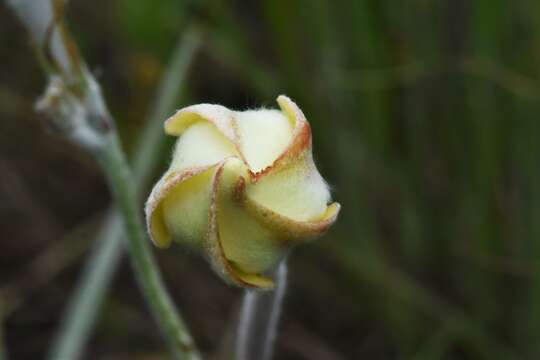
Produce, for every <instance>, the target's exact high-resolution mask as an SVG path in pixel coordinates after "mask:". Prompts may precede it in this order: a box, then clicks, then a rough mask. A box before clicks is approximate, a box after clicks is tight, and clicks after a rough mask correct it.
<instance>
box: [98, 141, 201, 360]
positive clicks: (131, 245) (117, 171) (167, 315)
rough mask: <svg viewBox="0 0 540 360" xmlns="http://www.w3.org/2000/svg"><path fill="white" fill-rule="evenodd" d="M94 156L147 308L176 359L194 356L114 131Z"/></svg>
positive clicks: (195, 355)
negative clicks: (116, 212)
mask: <svg viewBox="0 0 540 360" xmlns="http://www.w3.org/2000/svg"><path fill="white" fill-rule="evenodd" d="M96 158H97V159H98V161H99V163H100V164H101V166H102V168H103V171H104V173H105V175H106V177H107V180H108V183H109V187H110V188H111V189H112V191H113V196H114V199H115V201H116V204H117V206H118V208H119V209H120V212H121V213H122V215H123V220H124V226H125V231H126V234H127V239H128V247H127V248H128V253H129V255H130V256H129V257H130V260H131V263H132V266H133V269H134V270H135V275H136V278H137V281H138V283H139V286H140V287H141V289H142V291H143V293H144V294H145V296H146V300H147V302H148V304H149V305H150V309H151V311H152V313H153V315H154V317H155V318H156V320H157V322H158V323H159V325H160V326H161V328H162V331H163V332H164V335H165V337H166V339H167V341H168V342H169V345H170V346H171V349H172V351H173V353H174V354H175V356H176V358H178V359H183V358H188V359H198V358H199V354H198V352H197V350H196V349H195V345H194V343H193V340H192V338H191V336H190V334H189V331H188V329H187V327H186V325H185V324H184V322H183V320H182V319H181V317H180V316H179V314H178V313H177V311H176V309H175V307H174V305H173V302H172V301H171V299H170V297H169V294H168V292H167V290H166V289H165V286H164V285H163V281H162V279H161V275H160V273H159V270H158V267H157V265H156V263H155V260H154V257H153V256H152V252H151V250H150V245H149V242H148V240H147V239H146V231H145V229H144V227H143V221H142V216H141V209H140V206H139V204H138V201H137V196H136V192H135V186H134V182H133V177H132V176H131V174H130V171H129V168H128V166H127V162H126V159H125V157H124V153H123V152H122V150H121V148H120V143H119V140H118V137H117V136H116V133H115V132H112V133H110V134H109V136H108V138H107V141H106V143H105V145H104V146H103V148H102V149H100V150H99V151H96Z"/></svg>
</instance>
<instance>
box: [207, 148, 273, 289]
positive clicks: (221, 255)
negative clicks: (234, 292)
mask: <svg viewBox="0 0 540 360" xmlns="http://www.w3.org/2000/svg"><path fill="white" fill-rule="evenodd" d="M248 171H249V170H248V169H247V167H246V166H245V164H243V163H242V162H241V161H240V160H238V159H236V158H229V159H226V160H225V161H224V162H223V163H221V164H220V165H219V166H218V168H217V170H216V172H215V175H214V179H213V181H212V183H213V195H212V201H211V206H210V223H209V229H208V234H207V238H206V240H207V247H208V252H209V253H210V260H211V262H212V264H213V265H214V268H215V269H216V270H217V271H218V272H219V273H220V274H221V275H222V276H223V277H224V278H225V279H228V280H229V281H232V282H233V283H235V284H237V285H240V286H245V287H257V288H270V287H272V286H273V281H272V280H271V279H270V278H268V277H266V276H264V274H262V273H263V272H264V271H267V270H269V269H271V268H272V267H273V266H274V265H275V264H276V263H277V261H278V260H279V259H280V258H281V256H282V255H283V254H282V250H284V249H282V246H281V243H282V242H281V241H280V240H279V238H278V237H277V236H276V234H275V233H273V232H272V230H271V229H268V228H266V227H264V226H263V225H262V224H260V223H259V222H258V221H257V220H256V219H255V218H254V217H252V216H251V215H250V214H248V213H246V212H245V211H244V209H243V207H242V205H241V203H239V194H238V186H239V184H242V183H243V182H244V181H245V180H244V179H245V178H246V177H247V176H248Z"/></svg>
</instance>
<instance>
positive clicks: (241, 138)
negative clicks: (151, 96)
mask: <svg viewBox="0 0 540 360" xmlns="http://www.w3.org/2000/svg"><path fill="white" fill-rule="evenodd" d="M277 102H278V104H279V106H280V108H281V111H279V110H267V109H262V110H250V111H243V112H237V111H232V110H229V109H227V108H225V107H223V106H220V105H210V104H200V105H193V106H189V107H186V108H184V109H182V110H179V111H178V112H177V113H176V114H175V115H173V116H172V117H170V118H169V119H168V120H167V121H166V122H165V131H166V133H167V134H169V135H173V136H178V137H179V138H178V141H177V143H176V148H175V150H174V154H173V159H172V163H171V165H170V168H169V170H167V172H166V173H165V174H164V175H163V177H162V178H161V179H160V180H159V182H158V183H157V184H156V185H155V186H154V189H153V190H152V193H151V194H150V197H149V199H148V202H147V204H146V218H147V225H148V231H149V233H150V236H151V238H152V241H153V242H154V243H155V244H156V245H157V246H159V247H167V246H169V244H170V243H171V241H172V240H173V239H175V240H177V241H181V242H185V243H191V244H192V245H194V246H196V247H199V248H202V249H204V252H205V254H206V255H207V257H208V259H209V260H210V263H211V264H212V265H213V267H214V269H215V270H216V271H217V272H218V273H219V274H220V275H221V276H222V277H223V278H224V279H225V280H227V281H228V282H230V283H233V284H236V285H240V286H246V287H255V288H270V287H272V286H273V281H272V279H271V278H270V277H269V276H268V274H269V273H270V272H271V271H272V270H273V269H274V268H275V266H276V265H277V264H278V263H279V261H280V260H281V259H282V258H283V257H284V256H285V254H286V253H287V251H288V250H289V249H290V248H291V247H292V246H294V245H296V244H298V243H300V242H301V241H302V240H307V239H313V238H316V237H318V236H319V235H321V234H322V233H324V232H325V231H326V230H327V229H328V228H329V227H330V225H332V223H333V222H334V221H335V220H336V217H337V214H338V212H339V209H340V206H339V204H338V203H332V204H330V192H329V190H328V186H327V184H326V183H325V181H324V179H323V178H322V177H321V175H320V174H319V172H318V171H317V169H316V167H315V164H314V162H313V157H312V150H311V129H310V126H309V123H308V122H307V120H306V118H305V117H304V114H303V113H302V111H301V110H300V109H299V108H298V106H296V104H295V103H294V102H292V101H291V100H290V99H289V98H288V97H286V96H283V95H282V96H279V97H278V99H277ZM329 204H330V205H329Z"/></svg>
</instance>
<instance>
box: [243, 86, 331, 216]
mask: <svg viewBox="0 0 540 360" xmlns="http://www.w3.org/2000/svg"><path fill="white" fill-rule="evenodd" d="M278 103H279V105H280V107H281V109H282V111H283V113H285V114H286V116H287V118H288V119H289V121H290V123H291V124H294V128H293V132H292V139H291V141H290V143H289V144H288V146H287V147H286V148H285V149H284V151H283V152H282V154H281V155H280V156H279V157H278V158H277V159H276V160H275V161H274V162H273V164H272V165H271V166H269V167H268V168H266V169H265V170H264V171H263V172H261V173H259V174H256V175H255V176H254V177H253V178H252V181H251V183H250V184H248V185H247V189H246V192H247V197H248V198H249V199H250V200H252V201H253V202H254V203H258V204H260V206H262V207H264V208H267V209H268V210H270V211H272V212H274V213H277V214H280V215H282V216H284V217H287V218H290V219H292V220H297V221H316V220H318V219H320V218H321V217H322V216H324V214H325V212H326V208H327V204H328V203H329V201H330V192H329V191H328V186H327V185H326V183H325V181H324V180H323V178H322V177H321V175H320V174H319V172H318V171H317V169H316V168H315V164H314V162H313V158H312V151H311V129H310V127H309V123H308V122H307V120H306V118H305V117H304V114H303V113H302V111H301V110H300V109H299V108H298V106H296V104H295V103H294V102H292V101H291V100H290V99H289V98H288V97H286V96H280V97H278Z"/></svg>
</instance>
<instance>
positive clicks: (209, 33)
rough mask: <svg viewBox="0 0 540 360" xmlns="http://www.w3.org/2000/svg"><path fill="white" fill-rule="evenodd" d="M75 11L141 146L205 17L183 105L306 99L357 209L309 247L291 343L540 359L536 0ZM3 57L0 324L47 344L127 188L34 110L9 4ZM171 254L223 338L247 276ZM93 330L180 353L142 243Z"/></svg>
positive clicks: (109, 340)
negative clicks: (158, 99)
mask: <svg viewBox="0 0 540 360" xmlns="http://www.w3.org/2000/svg"><path fill="white" fill-rule="evenodd" d="M68 23H69V27H70V29H71V30H72V31H73V33H74V37H75V39H76V41H77V42H78V44H79V46H80V48H81V52H82V53H83V55H84V57H85V58H86V60H87V62H88V64H89V65H90V67H91V69H92V70H93V71H94V72H95V73H96V74H97V76H98V79H99V81H100V83H101V84H102V86H103V89H104V92H105V96H106V98H107V100H108V103H109V105H110V108H111V110H112V112H113V114H114V115H115V118H116V120H117V123H118V127H119V130H120V133H121V137H122V140H123V143H124V145H125V147H126V148H127V149H128V150H129V151H133V150H135V149H132V148H133V146H132V144H133V143H134V140H135V138H136V137H137V136H138V135H139V133H140V132H141V129H142V127H143V126H144V117H145V114H146V113H147V109H148V106H149V105H150V103H151V101H152V100H153V96H154V90H155V87H156V85H157V82H158V80H159V77H160V75H161V73H162V71H163V70H164V69H165V66H166V64H167V60H168V58H169V56H170V54H171V52H172V51H173V48H174V46H175V43H176V41H177V39H178V38H179V36H180V35H181V34H182V32H183V31H184V30H185V29H186V28H188V27H189V26H191V25H193V24H195V23H196V24H198V26H200V28H201V29H202V31H204V34H205V35H204V36H205V37H204V40H203V44H202V48H201V50H200V51H199V52H198V54H197V57H196V58H195V61H194V64H193V66H192V68H191V69H190V72H189V76H188V79H187V82H186V83H185V84H184V91H183V93H182V95H181V96H180V97H179V99H178V106H177V107H178V108H180V107H181V106H183V105H186V104H191V103H200V102H214V103H220V104H223V105H225V106H228V107H231V108H235V109H246V108H254V107H259V106H271V107H275V106H276V104H275V101H274V99H275V98H276V97H277V95H279V94H281V93H284V94H287V95H289V96H290V97H291V98H293V99H294V100H295V101H296V102H297V103H298V104H299V105H300V106H301V108H302V109H303V111H304V113H305V114H306V116H307V118H308V119H309V121H310V122H311V124H312V128H313V133H314V151H315V157H316V161H317V163H318V167H319V170H320V171H321V173H322V174H323V176H324V177H325V178H326V179H327V180H328V181H329V183H330V184H331V185H332V187H333V189H334V190H333V194H334V198H335V199H336V200H337V201H339V202H340V203H341V204H342V206H343V209H342V213H341V215H340V218H339V220H338V222H337V224H336V225H335V227H334V228H333V229H332V230H331V231H330V233H329V234H327V235H326V236H325V237H324V238H322V239H320V240H319V241H317V242H315V243H313V244H312V245H306V246H303V247H300V248H298V249H297V251H295V253H294V254H293V256H292V258H291V261H290V287H289V291H288V294H287V297H286V303H285V309H284V313H283V321H282V324H281V327H280V332H279V338H278V342H277V350H276V351H277V354H276V359H330V360H331V359H510V358H515V359H538V358H540V341H539V338H538V336H539V334H540V258H539V257H540V123H539V119H538V115H539V113H540V83H539V70H540V25H539V24H540V2H538V1H537V0H516V1H506V0H474V1H473V0H471V1H467V0H439V1H430V0H407V1H395V0H351V1H331V0H294V1H293V0H264V1H259V2H255V1H239V0H238V1H218V0H215V1H177V0H161V1H149V0H118V1H105V0H97V1H80V0H79V1H75V0H73V1H71V4H70V5H69V11H68ZM0 60H1V70H0V234H1V239H0V301H1V303H2V304H3V305H4V306H3V309H4V310H5V311H3V312H4V316H3V318H4V319H3V324H2V327H3V330H4V333H5V334H4V335H5V336H4V337H5V339H6V343H7V347H8V350H9V353H10V355H11V358H12V359H16V360H17V359H39V358H42V357H43V356H44V354H45V352H46V351H47V347H48V344H49V343H50V341H51V339H52V337H53V335H54V332H55V329H56V328H57V325H58V323H59V321H60V319H61V315H62V311H63V309H64V307H65V305H66V303H67V300H68V298H69V295H70V293H71V290H72V289H73V287H74V286H75V284H76V281H77V279H78V275H79V274H80V271H81V269H82V266H83V264H84V259H85V256H86V255H87V254H88V251H89V249H90V247H91V245H92V241H93V239H94V238H95V232H96V230H97V229H98V228H99V224H100V223H101V220H102V219H103V218H104V215H105V213H106V210H107V209H108V206H109V204H110V196H109V193H108V190H107V187H106V185H105V183H104V179H103V177H102V175H101V173H100V171H99V169H98V166H97V165H96V163H95V162H94V161H93V159H92V157H91V156H90V155H88V154H87V153H85V152H84V151H83V150H81V149H79V148H77V147H76V146H74V145H72V144H70V143H69V142H67V141H66V140H64V139H62V138H60V137H57V136H54V135H50V134H47V133H46V132H45V131H44V129H43V126H42V124H41V123H40V119H39V118H38V117H37V116H36V115H35V113H34V111H33V107H34V102H35V99H36V98H37V96H39V95H40V94H41V92H42V90H43V89H44V85H45V80H46V79H45V77H44V76H43V75H42V73H41V71H40V69H39V67H38V64H37V62H36V60H35V56H34V53H33V52H32V50H31V47H30V43H29V41H28V39H27V36H26V34H25V32H24V30H23V28H22V26H21V25H20V24H19V23H18V22H17V21H16V19H15V18H14V16H13V15H12V14H11V13H10V12H9V11H8V9H7V7H6V5H5V4H4V3H1V4H0ZM155 161H156V162H157V163H159V167H160V169H161V170H159V171H157V172H156V173H155V174H154V175H153V179H157V178H158V177H159V172H160V171H162V170H163V168H164V167H165V166H166V163H167V161H168V155H167V154H163V156H162V157H161V158H159V159H156V160H155ZM141 209H142V206H141ZM155 253H156V254H157V255H158V260H159V263H160V266H161V269H162V271H163V275H164V277H165V279H166V282H167V285H168V287H169V288H170V289H171V291H172V294H173V296H174V299H175V301H176V303H177V304H178V305H179V307H180V308H181V310H182V312H183V314H184V316H185V318H186V319H187V322H188V324H189V326H190V328H191V329H192V331H193V334H194V336H195V339H196V341H197V343H198V345H199V346H200V348H201V349H202V351H203V352H204V354H205V355H208V356H209V357H210V356H217V355H218V354H219V352H220V349H221V348H222V347H221V346H222V345H221V344H222V338H223V336H224V334H227V333H228V334H230V333H231V331H232V330H231V329H234V323H233V321H234V319H235V316H236V312H237V311H238V306H239V301H240V299H241V291H240V290H239V289H235V288H231V287H228V286H226V285H225V284H224V283H223V282H222V281H221V280H220V279H218V278H217V277H216V276H215V275H214V274H213V273H212V272H211V270H210V269H209V266H208V265H207V264H206V263H205V262H204V261H203V260H202V259H201V258H200V257H199V256H197V255H196V254H193V253H190V252H189V251H188V250H186V249H184V248H182V247H181V246H175V247H173V248H172V249H171V250H168V251H158V250H155ZM93 334H94V335H93V337H92V338H91V341H90V344H89V346H88V347H87V350H86V355H85V358H86V359H160V358H167V356H168V355H167V349H166V347H165V345H164V343H163V341H162V340H161V337H160V335H159V332H158V329H157V327H156V325H155V323H154V322H153V320H152V319H151V317H150V315H149V313H148V311H147V308H146V307H145V304H144V303H143V300H142V297H141V295H140V293H139V291H138V289H137V287H136V285H135V283H134V280H133V276H132V273H131V269H130V268H129V264H128V263H127V261H125V260H124V261H123V263H122V266H121V268H120V270H119V271H118V273H117V274H116V276H115V279H114V283H113V286H112V289H111V291H110V293H109V295H108V296H107V298H106V301H105V303H104V306H103V310H102V312H101V314H100V317H99V319H98V322H97V327H96V329H95V331H94V333H93Z"/></svg>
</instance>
